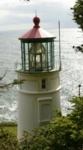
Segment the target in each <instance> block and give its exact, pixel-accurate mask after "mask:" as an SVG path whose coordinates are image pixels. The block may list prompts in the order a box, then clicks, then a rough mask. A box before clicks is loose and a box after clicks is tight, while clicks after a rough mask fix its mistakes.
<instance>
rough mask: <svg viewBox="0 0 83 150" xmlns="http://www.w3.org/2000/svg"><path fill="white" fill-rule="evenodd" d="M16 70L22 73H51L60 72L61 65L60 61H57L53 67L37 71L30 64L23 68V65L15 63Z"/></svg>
mask: <svg viewBox="0 0 83 150" xmlns="http://www.w3.org/2000/svg"><path fill="white" fill-rule="evenodd" d="M14 69H15V70H16V71H20V72H38V71H39V72H41V71H42V72H43V71H44V72H50V71H60V70H61V65H60V62H59V61H56V62H55V64H54V66H53V67H52V66H51V65H50V64H49V66H48V67H43V69H41V68H38V69H35V67H33V68H30V67H29V64H28V63H27V64H26V66H22V63H19V62H15V64H14Z"/></svg>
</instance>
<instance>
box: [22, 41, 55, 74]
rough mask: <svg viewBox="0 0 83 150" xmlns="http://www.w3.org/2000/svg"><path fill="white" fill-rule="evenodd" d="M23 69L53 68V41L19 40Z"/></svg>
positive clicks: (42, 69)
mask: <svg viewBox="0 0 83 150" xmlns="http://www.w3.org/2000/svg"><path fill="white" fill-rule="evenodd" d="M21 56H22V57H21V58H22V70H23V71H30V72H33V71H49V70H52V69H53V68H54V62H55V60H54V41H51V42H40V43H36V42H35V43H31V42H30V43H29V42H25V43H24V42H23V43H22V42H21Z"/></svg>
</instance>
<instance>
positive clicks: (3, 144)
mask: <svg viewBox="0 0 83 150" xmlns="http://www.w3.org/2000/svg"><path fill="white" fill-rule="evenodd" d="M11 149H12V150H18V141H17V140H16V138H15V136H14V135H13V134H12V133H11V132H9V131H6V130H4V128H3V127H0V150H11Z"/></svg>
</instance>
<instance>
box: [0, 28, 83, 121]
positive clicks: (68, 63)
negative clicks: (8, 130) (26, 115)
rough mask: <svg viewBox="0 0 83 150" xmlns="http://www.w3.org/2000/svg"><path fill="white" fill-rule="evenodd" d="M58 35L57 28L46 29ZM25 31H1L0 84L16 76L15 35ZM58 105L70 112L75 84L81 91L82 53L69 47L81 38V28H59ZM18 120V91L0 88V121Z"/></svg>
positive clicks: (17, 49)
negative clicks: (59, 70)
mask: <svg viewBox="0 0 83 150" xmlns="http://www.w3.org/2000/svg"><path fill="white" fill-rule="evenodd" d="M48 31H49V32H52V33H53V34H54V35H55V36H56V37H57V38H56V39H58V30H57V29H52V30H48ZM25 32H26V31H22V30H21V31H4V32H3V31H2V32H0V76H3V74H4V73H5V72H6V76H5V77H4V78H3V80H1V82H0V85H2V84H6V83H10V82H12V81H13V80H14V79H16V78H17V74H16V72H15V62H20V57H21V48H20V41H19V40H18V37H19V36H20V35H22V34H23V33H25ZM60 34H61V62H62V70H61V72H60V84H61V92H60V96H61V106H62V112H63V114H64V115H66V114H67V113H69V108H70V107H71V104H70V103H69V101H68V100H70V99H71V98H72V97H73V96H77V95H78V94H79V89H78V85H79V84H81V88H80V93H81V95H83V54H82V53H80V52H76V51H75V50H74V49H73V48H72V47H73V46H75V45H80V44H82V42H83V36H82V32H81V30H80V29H76V28H72V29H61V32H60ZM3 121H7V122H8V121H15V122H17V121H18V92H17V86H16V85H15V86H14V87H12V88H9V89H0V122H3Z"/></svg>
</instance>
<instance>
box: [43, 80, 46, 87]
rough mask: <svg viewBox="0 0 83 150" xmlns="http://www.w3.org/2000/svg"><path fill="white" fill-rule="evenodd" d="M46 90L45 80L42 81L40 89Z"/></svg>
mask: <svg viewBox="0 0 83 150" xmlns="http://www.w3.org/2000/svg"><path fill="white" fill-rule="evenodd" d="M45 88H46V79H42V89H45Z"/></svg>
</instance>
